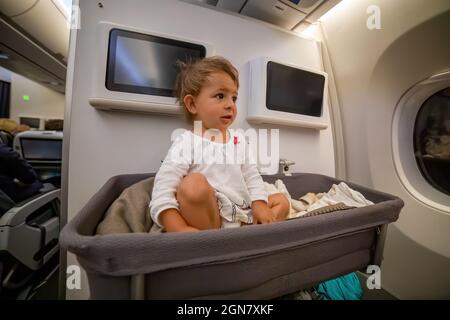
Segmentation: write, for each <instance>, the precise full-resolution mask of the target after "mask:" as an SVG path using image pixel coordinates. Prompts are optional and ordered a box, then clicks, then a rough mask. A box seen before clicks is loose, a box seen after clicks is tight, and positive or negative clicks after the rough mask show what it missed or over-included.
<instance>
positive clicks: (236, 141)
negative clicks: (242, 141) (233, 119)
mask: <svg viewBox="0 0 450 320" xmlns="http://www.w3.org/2000/svg"><path fill="white" fill-rule="evenodd" d="M234 144H238V137H236V136H234Z"/></svg>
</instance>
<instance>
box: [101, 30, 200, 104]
mask: <svg viewBox="0 0 450 320" xmlns="http://www.w3.org/2000/svg"><path fill="white" fill-rule="evenodd" d="M119 36H121V37H126V38H132V39H138V40H145V41H150V42H157V43H163V44H168V45H175V46H178V47H182V48H186V49H194V50H198V51H199V52H200V58H204V57H205V56H206V48H205V47H204V46H202V45H199V44H194V43H190V42H185V41H180V40H174V39H169V38H163V37H158V36H154V35H149V34H144V33H138V32H133V31H128V30H121V29H111V31H110V33H109V43H108V58H107V61H106V81H105V86H106V88H107V89H108V90H111V91H119V92H129V93H139V94H147V95H154V96H163V97H174V96H175V94H174V90H173V89H162V88H155V87H144V86H135V85H127V84H120V83H116V82H114V76H115V72H114V71H115V68H116V46H117V37H119Z"/></svg>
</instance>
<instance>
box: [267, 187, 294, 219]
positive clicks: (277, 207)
mask: <svg viewBox="0 0 450 320" xmlns="http://www.w3.org/2000/svg"><path fill="white" fill-rule="evenodd" d="M267 205H268V206H269V208H270V209H271V210H272V211H273V212H274V213H275V215H276V220H277V221H282V220H286V217H287V215H288V214H289V200H288V199H287V198H286V196H285V195H284V194H282V193H275V194H271V195H270V196H269V202H268V204H267Z"/></svg>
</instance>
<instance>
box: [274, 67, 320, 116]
mask: <svg viewBox="0 0 450 320" xmlns="http://www.w3.org/2000/svg"><path fill="white" fill-rule="evenodd" d="M272 65H274V66H281V67H284V68H292V69H295V70H298V71H301V72H305V73H311V74H313V75H315V76H319V77H321V78H322V79H321V80H322V99H321V103H320V114H319V115H316V114H308V113H301V112H290V111H286V109H285V108H283V107H282V106H275V105H271V104H269V101H270V90H269V88H270V87H271V86H272V76H271V74H272ZM266 74H267V76H266V79H267V83H266V107H267V109H269V110H273V111H279V112H286V113H292V114H296V115H302V116H308V117H314V118H320V117H322V116H323V101H324V89H325V76H324V75H323V74H320V73H315V72H311V71H308V70H304V69H300V68H294V67H291V66H288V65H285V64H281V63H277V62H275V61H268V62H267V66H266Z"/></svg>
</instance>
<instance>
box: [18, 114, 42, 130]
mask: <svg viewBox="0 0 450 320" xmlns="http://www.w3.org/2000/svg"><path fill="white" fill-rule="evenodd" d="M19 119H20V124H25V125H27V126H29V127H30V128H34V129H39V123H40V119H39V118H31V117H20V118H19Z"/></svg>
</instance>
